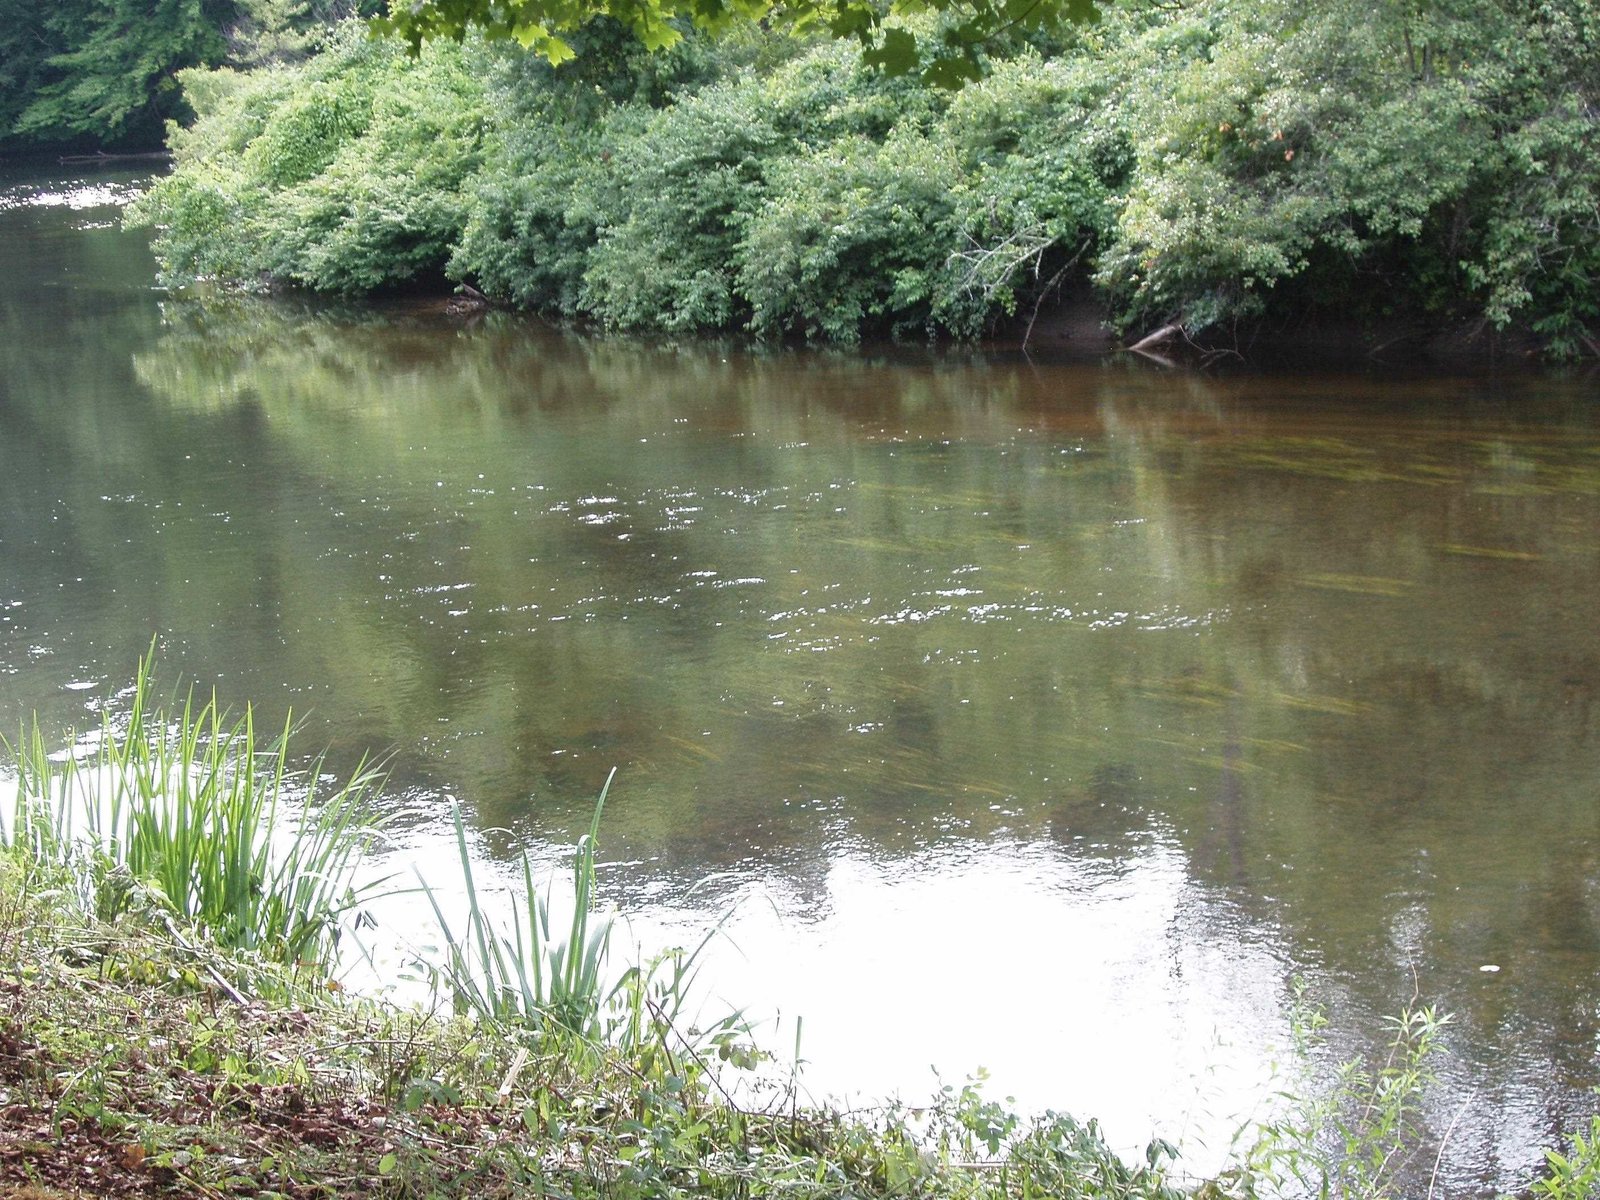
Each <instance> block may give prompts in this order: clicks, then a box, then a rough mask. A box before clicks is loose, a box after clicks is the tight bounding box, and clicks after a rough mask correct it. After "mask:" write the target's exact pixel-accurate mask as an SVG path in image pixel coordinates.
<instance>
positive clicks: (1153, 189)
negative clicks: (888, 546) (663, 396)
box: [0, 0, 1600, 358]
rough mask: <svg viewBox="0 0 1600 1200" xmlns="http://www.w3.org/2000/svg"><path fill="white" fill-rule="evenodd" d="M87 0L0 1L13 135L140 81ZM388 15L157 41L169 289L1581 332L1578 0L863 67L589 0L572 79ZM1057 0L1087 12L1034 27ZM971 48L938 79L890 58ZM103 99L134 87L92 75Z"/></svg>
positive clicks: (810, 43) (1132, 21)
mask: <svg viewBox="0 0 1600 1200" xmlns="http://www.w3.org/2000/svg"><path fill="white" fill-rule="evenodd" d="M16 2H17V0H0V9H3V8H4V7H6V6H7V5H8V4H9V5H10V6H12V7H14V6H15V3H16ZM74 2H75V3H76V5H77V6H78V7H80V8H83V7H88V8H89V9H90V10H91V11H90V12H88V13H86V14H84V15H83V16H82V17H81V19H79V18H71V17H58V18H57V21H58V22H59V23H60V24H61V25H62V28H60V29H58V30H57V31H56V32H57V33H58V34H59V36H60V38H61V39H62V42H63V45H67V46H71V45H73V44H74V41H75V39H78V40H81V39H83V38H85V37H88V39H89V40H88V42H87V44H86V45H84V46H83V47H82V48H81V49H73V50H72V51H71V52H64V53H58V54H56V55H54V56H53V57H52V56H50V55H49V54H44V55H43V58H42V59H41V54H42V53H43V52H42V51H41V50H40V48H39V45H36V44H34V43H36V42H37V41H38V39H36V38H32V37H31V36H30V37H24V36H23V35H24V34H31V24H30V23H23V24H21V25H19V29H20V30H21V31H22V32H21V33H19V34H18V35H16V40H17V41H18V43H19V44H18V45H16V46H15V51H16V53H15V54H14V55H13V57H14V58H15V59H16V61H17V63H18V70H17V74H18V75H19V76H21V77H22V83H21V85H20V86H19V87H18V88H17V89H15V91H16V98H15V103H16V106H18V107H19V108H20V110H21V111H20V113H19V115H17V116H15V117H14V118H13V119H12V122H11V129H10V130H9V132H10V133H11V134H12V135H13V138H14V139H18V140H20V144H22V145H24V146H25V145H28V144H30V143H29V141H28V139H30V138H32V139H42V138H48V137H57V138H61V137H68V136H76V137H88V136H91V135H95V134H99V135H100V136H102V137H115V136H119V135H120V134H122V133H123V132H124V131H125V130H126V129H127V128H128V122H129V121H132V120H133V119H134V114H140V115H141V119H143V118H146V117H148V115H149V113H150V112H152V111H156V110H157V108H158V107H160V106H158V105H156V104H155V103H154V102H152V103H150V104H143V105H141V104H138V103H136V101H137V100H138V99H139V97H140V94H141V93H140V90H139V87H138V86H136V82H137V81H135V83H134V84H130V83H129V82H128V81H127V80H126V78H125V73H126V68H125V66H124V64H123V57H122V56H121V55H120V54H118V53H113V50H112V48H113V47H121V46H122V45H123V39H124V31H125V29H126V28H128V27H129V26H132V27H134V28H138V29H141V30H143V29H144V28H145V26H146V25H147V24H152V23H151V22H150V21H149V18H148V14H146V16H145V17H143V18H127V19H123V18H120V17H115V16H112V15H107V14H109V13H111V12H112V10H124V9H130V8H132V7H134V6H133V5H132V3H131V0H116V2H115V3H111V2H110V0H99V2H98V3H97V4H95V5H89V4H88V3H87V0H74ZM60 7H62V11H63V12H66V11H67V10H68V9H69V8H71V7H72V6H71V5H65V6H60ZM183 7H184V8H185V10H186V11H187V10H188V9H189V8H196V9H198V8H200V7H201V6H198V5H194V6H183ZM205 7H206V8H207V9H208V10H209V9H210V7H211V6H209V5H208V6H205ZM381 7H382V6H381V5H378V4H374V3H367V4H362V5H359V6H356V5H352V4H336V3H332V2H322V3H317V4H308V3H300V4H284V3H267V2H266V0H249V2H245V0H241V2H240V4H239V5H237V6H233V5H227V4H220V0H219V5H218V6H217V11H216V12H215V13H213V14H212V16H211V17H209V18H207V17H205V16H204V15H203V14H201V15H194V14H191V18H192V19H191V24H189V25H185V26H183V27H182V29H176V30H172V31H169V34H168V37H167V39H166V41H164V42H161V43H160V44H159V45H155V46H152V47H151V48H150V49H149V52H148V54H147V55H146V60H147V61H148V62H155V63H163V62H165V66H164V69H162V70H160V71H159V72H158V73H157V74H156V76H155V78H156V79H157V80H158V81H159V86H157V85H156V84H154V83H153V84H151V87H152V88H153V89H154V90H155V92H156V93H157V94H158V95H160V96H162V97H165V104H166V111H168V112H170V113H171V114H172V115H173V116H174V117H175V118H177V119H176V120H174V121H173V122H172V123H171V124H170V126H169V128H168V130H167V134H166V137H167V140H168V143H169V145H170V147H171V149H172V151H173V152H174V154H175V157H176V167H175V170H174V171H173V173H172V174H171V175H170V176H168V177H166V178H164V179H163V180H161V181H160V182H159V183H158V184H157V185H156V187H155V188H154V190H153V191H152V192H151V194H150V195H149V197H148V198H147V199H146V200H145V201H144V202H143V203H141V204H139V205H137V206H136V208H135V209H134V210H133V212H132V214H131V215H132V219H133V220H134V221H135V222H136V223H142V224H146V225H149V226H151V227H152V228H153V229H154V230H155V249H156V253H157V256H158V258H159V260H160V262H161V264H162V269H163V273H164V276H165V278H166V279H167V280H168V281H170V282H172V283H174V284H182V283H187V282H189V281H192V280H195V279H205V280H212V281H222V282H227V283H232V284H235V285H242V286H245V287H295V288H304V289H310V290H312V291H317V292H325V293H335V294H346V295H349V294H364V293H370V292H374V291H385V290H394V289H399V288H412V289H415V288H422V289H436V288H439V287H441V286H447V285H448V283H450V282H456V283H459V284H461V285H463V287H465V288H470V289H471V293H470V294H471V295H473V296H474V297H478V298H484V299H487V300H488V301H489V302H493V303H499V304H505V305H509V306H514V307H518V308H523V309H529V310H533V311H536V312H538V313H541V314H544V315H546V316H549V317H552V318H555V319H558V320H562V321H571V322H579V323H583V324H585V325H594V326H599V327H602V328H606V329H616V330H641V331H650V332H655V333H662V334H668V335H681V334H691V333H703V332H736V333H743V334H749V335H753V336H755V337H758V338H763V339H768V340H789V339H806V340H815V341H830V342H851V341H855V340H857V339H861V338H874V337H882V336H901V337H912V338H927V337H955V338H973V337H988V336H998V337H1001V338H1007V339H1011V340H1013V341H1015V340H1018V339H1021V340H1024V341H1026V340H1027V339H1029V338H1030V337H1033V336H1035V335H1037V334H1038V333H1040V332H1042V331H1043V330H1045V329H1046V328H1048V327H1050V326H1051V325H1052V323H1054V325H1055V326H1056V328H1057V330H1058V331H1060V330H1065V329H1068V328H1073V329H1078V330H1082V329H1084V328H1089V329H1096V330H1098V329H1099V328H1100V326H1101V324H1102V323H1104V324H1105V325H1106V326H1107V327H1109V328H1110V329H1111V330H1112V331H1114V332H1115V333H1116V334H1117V335H1118V336H1121V337H1122V338H1124V339H1125V340H1126V341H1127V342H1128V343H1130V344H1131V343H1137V342H1139V341H1141V340H1144V339H1146V338H1149V337H1150V336H1151V335H1152V334H1154V333H1158V332H1159V333H1162V334H1163V335H1164V336H1165V337H1166V338H1168V339H1172V340H1178V341H1179V344H1181V339H1182V338H1185V337H1186V338H1189V339H1191V340H1194V341H1196V342H1198V343H1201V344H1204V345H1207V346H1211V347H1217V348H1221V347H1226V348H1228V349H1230V350H1232V351H1234V352H1238V353H1248V352H1250V350H1251V348H1252V347H1253V346H1255V345H1258V344H1261V343H1264V342H1276V343H1277V344H1278V345H1280V346H1281V345H1283V344H1285V343H1290V344H1296V345H1298V344H1302V343H1304V342H1306V341H1307V340H1309V339H1315V338H1316V337H1318V336H1319V335H1331V334H1332V333H1333V332H1334V331H1336V330H1344V331H1347V333H1348V336H1349V337H1350V338H1351V339H1352V340H1353V341H1354V342H1356V343H1357V344H1361V345H1363V346H1365V347H1366V348H1368V349H1376V348H1379V347H1386V348H1389V349H1390V350H1391V352H1398V351H1399V350H1401V349H1403V348H1404V347H1406V346H1408V345H1409V346H1417V345H1420V344H1423V343H1424V342H1425V341H1428V340H1429V339H1431V341H1432V344H1434V345H1440V344H1443V343H1442V340H1441V339H1443V338H1445V337H1447V336H1448V337H1451V338H1454V342H1453V343H1451V344H1453V345H1455V346H1457V348H1458V349H1460V348H1467V347H1470V346H1477V347H1480V348H1483V349H1485V350H1489V351H1493V352H1496V353H1507V352H1511V351H1516V352H1518V353H1521V352H1528V353H1542V354H1544V355H1547V356H1550V357H1554V358H1580V357H1584V358H1586V357H1592V356H1594V355H1595V354H1596V353H1600V309H1597V306H1596V300H1595V297H1596V294H1597V293H1596V287H1595V283H1596V279H1597V277H1600V216H1597V213H1600V208H1597V204H1596V199H1597V197H1600V115H1597V114H1600V108H1597V105H1596V99H1595V98H1596V96H1597V95H1600V66H1597V64H1600V15H1597V9H1596V7H1595V3H1594V0H1541V2H1539V3H1518V4H1511V3H1498V4H1480V3H1472V4H1468V3H1464V2H1462V0H1448V2H1441V3H1428V4H1417V3H1412V2H1410V0H1381V2H1378V3H1371V2H1368V0H1336V2H1333V3H1326V4H1318V5H1306V4H1303V3H1298V2H1296V0H1186V2H1185V3H1182V4H1161V3H1147V2H1143V0H1128V2H1120V0H1105V2H1103V3H1097V4H1094V5H1088V4H1079V3H1073V4H1055V3H1043V4H1020V3H1019V4H1013V5H1005V6H999V7H1001V8H1003V10H1004V12H1005V13H1006V14H1007V16H1008V17H1011V18H1013V19H1012V20H1010V21H1008V22H1007V23H1006V25H1005V27H1004V28H1002V29H1000V30H996V31H993V32H992V36H989V37H987V38H986V39H985V40H984V41H983V42H982V44H981V46H974V45H969V44H967V43H964V42H963V41H962V37H963V35H962V32H961V27H960V25H959V23H958V19H957V16H956V12H955V10H956V9H957V8H959V7H961V6H955V5H943V4H939V5H932V4H930V5H923V4H909V3H908V4H906V5H903V6H897V8H901V9H902V10H903V11H905V12H907V13H913V14H918V15H908V16H904V17H903V18H891V19H890V20H889V22H888V25H887V26H886V29H887V32H886V34H885V40H884V48H883V51H882V52H881V53H878V54H876V55H872V54H869V55H868V56H867V57H866V58H865V59H864V58H863V56H862V54H861V52H860V48H859V47H858V46H857V45H856V44H855V42H854V41H852V40H850V39H849V38H848V37H845V38H844V40H835V39H834V38H830V37H828V36H824V35H821V34H817V33H813V34H811V35H809V36H796V35H795V34H794V33H792V32H788V31H780V30H775V29H772V28H768V27H766V26H764V25H759V24H756V23H754V22H748V23H740V22H739V21H737V20H733V19H732V18H729V19H728V20H727V21H724V22H722V24H724V25H726V26H728V27H727V28H725V29H724V30H723V32H722V35H721V36H719V37H711V36H709V35H707V34H705V33H703V32H699V31H696V30H694V29H692V28H689V27H687V26H684V28H682V29H679V28H678V27H677V26H676V25H674V26H673V27H671V28H663V30H661V31H658V33H659V37H657V38H654V39H653V41H655V42H657V43H660V42H672V40H673V39H674V38H678V37H679V35H680V33H681V34H683V35H684V36H682V38H681V40H678V41H676V42H675V44H672V45H671V48H670V49H663V50H659V51H658V52H656V53H648V52H646V51H645V50H644V49H643V48H642V47H641V46H640V45H639V44H638V41H637V39H636V38H635V37H634V36H633V34H632V33H630V31H629V29H628V27H627V25H626V22H625V21H624V20H622V19H613V18H611V17H606V16H596V17H595V18H594V19H593V20H590V21H588V22H587V23H584V24H583V25H582V27H581V28H579V29H577V30H576V31H574V32H572V33H571V34H570V35H569V36H568V39H567V41H568V42H569V43H570V48H571V50H572V51H574V52H575V54H576V57H575V58H574V59H573V60H572V61H569V62H565V63H563V64H562V65H561V66H559V67H552V66H551V65H550V64H549V63H548V62H547V61H546V60H545V59H544V58H542V57H540V56H539V55H538V54H537V53H534V52H531V51H527V50H523V49H520V48H519V47H518V46H517V45H516V44H515V42H512V41H508V40H501V41H498V42H489V41H487V40H485V39H484V38H482V37H480V36H478V35H477V34H470V35H469V36H467V37H466V38H465V39H464V40H463V41H459V42H457V41H451V40H449V39H448V38H440V39H437V40H434V41H430V42H428V43H426V44H425V45H423V46H422V48H421V53H420V55H418V56H415V57H413V56H411V55H409V54H408V53H407V46H406V44H405V43H404V42H403V41H402V40H401V39H400V38H398V37H395V36H392V35H391V36H383V37H376V38H374V37H372V36H369V33H370V29H369V26H368V24H367V23H366V22H364V21H361V20H353V21H346V22H343V23H341V22H340V21H339V20H337V19H336V18H337V15H338V14H340V13H349V12H351V11H353V10H354V9H357V8H359V10H360V11H362V12H366V13H370V12H373V11H376V10H378V9H380V8H381ZM515 7H516V6H511V5H494V6H488V5H477V6H474V5H472V4H469V3H465V2H464V0H461V2H456V0H452V3H449V4H445V3H438V4H434V5H427V4H423V3H421V0H418V2H417V3H413V4H407V5H396V6H395V9H396V11H397V13H399V14H400V15H401V16H405V15H406V14H408V13H415V12H416V11H417V10H419V9H421V10H424V12H425V14H428V20H431V19H432V18H433V17H436V16H441V15H444V16H449V17H451V18H452V20H454V19H456V18H460V19H461V20H470V14H471V13H472V12H474V11H477V12H482V13H487V12H501V13H504V12H506V11H510V10H511V9H514V8H515ZM553 7H558V8H559V7H561V6H553ZM704 7H705V8H706V11H708V12H709V11H712V10H717V11H722V8H723V6H720V5H709V6H704ZM735 7H737V6H735ZM797 7H799V8H801V9H805V8H808V7H810V6H806V5H801V6H797ZM570 8H571V12H572V14H573V19H574V20H575V21H576V20H577V19H578V18H579V17H580V16H581V15H582V14H583V13H585V12H588V11H589V9H587V8H585V6H583V5H575V6H570ZM603 8H604V6H603V5H597V6H594V9H595V11H599V10H600V9H603ZM648 8H649V6H648V5H644V4H641V5H639V6H637V12H643V11H645V10H646V9H648ZM863 8H864V9H865V6H863ZM929 10H936V11H929ZM1066 10H1072V11H1076V12H1079V13H1080V15H1083V14H1087V13H1089V12H1091V11H1092V13H1093V14H1094V15H1095V16H1096V18H1097V19H1096V20H1094V21H1092V22H1086V21H1075V22H1072V21H1068V22H1061V21H1057V22H1050V21H1045V20H1044V17H1045V16H1047V15H1049V14H1051V13H1057V14H1059V13H1060V12H1062V11H1066ZM617 11H618V12H624V11H625V12H627V13H635V12H636V8H635V7H634V6H627V7H626V9H625V10H623V9H619V10H617ZM739 11H743V10H742V9H741V10H739ZM462 13H467V14H469V16H468V17H461V14H462ZM230 14H231V15H230ZM418 20H419V21H420V20H422V18H418ZM193 21H198V22H199V24H198V25H194V24H193ZM208 21H210V22H211V23H210V24H208V23H207V22H208ZM35 23H36V22H35ZM423 23H424V24H426V23H427V22H426V21H423ZM449 24H450V22H449V21H447V22H446V26H447V27H448V26H449ZM679 24H682V23H681V22H680V23H679ZM102 26H103V28H102ZM53 27H54V23H53V24H52V28H53ZM85 30H87V31H89V33H88V34H86V33H84V32H83V31H85ZM96 30H100V31H101V32H102V33H103V35H104V36H103V37H101V38H100V40H98V41H97V40H95V38H94V37H91V36H89V34H93V33H94V32H95V31H96ZM834 32H835V33H836V34H837V33H839V32H840V31H839V30H837V29H836V30H835V31H834ZM180 35H181V36H180ZM5 36H6V35H4V34H0V41H3V40H4V38H5ZM148 36H150V37H151V38H152V39H153V38H154V37H155V31H153V30H152V32H151V33H150V34H149V35H148ZM102 42H103V43H104V44H103V45H102ZM960 45H964V46H965V47H966V50H965V54H966V57H965V58H964V59H963V62H964V64H965V67H966V68H967V71H968V75H969V76H970V77H969V78H968V79H967V82H966V85H965V86H964V87H962V88H960V89H951V88H950V87H948V86H940V84H941V83H943V84H948V83H949V82H950V81H949V80H948V79H944V78H943V77H941V76H939V75H938V73H937V72H934V73H933V74H932V75H931V76H930V75H929V74H927V73H924V74H920V75H919V74H917V73H916V72H915V71H913V70H911V69H910V68H911V67H913V66H914V65H915V64H917V63H919V62H924V61H929V60H937V58H938V55H939V53H940V51H941V48H943V49H945V50H948V49H949V48H950V47H951V46H960ZM891 47H892V48H893V53H890V48H891ZM163 48H164V49H165V53H166V55H167V58H166V59H165V60H163V58H162V57H161V55H160V53H159V52H160V51H161V50H162V49H163ZM0 57H3V56H0ZM197 63H200V64H204V65H193V64H197ZM28 64H32V68H33V70H34V74H32V75H29V74H28V72H27V71H26V70H24V69H23V68H24V67H27V66H28ZM180 67H186V68H187V69H183V70H179V69H178V68H180ZM897 71H898V72H900V73H898V74H897V73H896V72H897ZM113 85H117V86H113ZM179 85H181V95H180V94H179ZM102 92H105V93H110V94H114V95H115V96H116V97H118V98H120V99H121V104H120V106H119V105H118V104H114V103H111V102H110V101H109V100H108V101H107V103H105V104H102V105H99V106H98V107H97V106H93V105H89V104H86V103H85V102H83V101H82V100H81V99H80V98H79V97H80V96H82V95H88V94H93V95H99V94H100V93H102ZM5 116H6V114H5V111H4V108H3V106H0V141H3V138H4V135H5V134H6V133H7V132H8V130H6V129H5V128H3V125H4V122H5ZM113 118H117V120H113ZM1064 301H1065V302H1067V303H1066V305H1065V307H1063V302H1064ZM1069 313H1071V314H1076V315H1077V317H1078V318H1079V319H1077V320H1076V321H1074V322H1069V321H1067V319H1066V318H1067V315H1068V314H1069Z"/></svg>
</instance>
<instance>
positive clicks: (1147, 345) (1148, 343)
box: [1128, 325, 1183, 354]
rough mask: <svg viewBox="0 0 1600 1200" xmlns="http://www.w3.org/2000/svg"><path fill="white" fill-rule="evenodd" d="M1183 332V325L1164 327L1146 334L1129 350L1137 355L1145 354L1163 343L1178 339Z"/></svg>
mask: <svg viewBox="0 0 1600 1200" xmlns="http://www.w3.org/2000/svg"><path fill="white" fill-rule="evenodd" d="M1182 332H1183V326H1182V325H1163V326H1162V327H1161V328H1160V329H1157V330H1156V331H1155V332H1154V333H1147V334H1145V335H1144V336H1143V337H1142V338H1140V339H1139V340H1138V341H1137V342H1135V343H1134V344H1133V345H1131V346H1129V347H1128V349H1129V350H1132V351H1133V352H1134V353H1135V354H1143V353H1144V352H1145V351H1147V350H1150V349H1151V348H1153V347H1155V346H1159V345H1161V343H1162V342H1169V341H1171V340H1172V339H1173V338H1175V337H1177V336H1178V335H1179V334H1181V333H1182Z"/></svg>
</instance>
